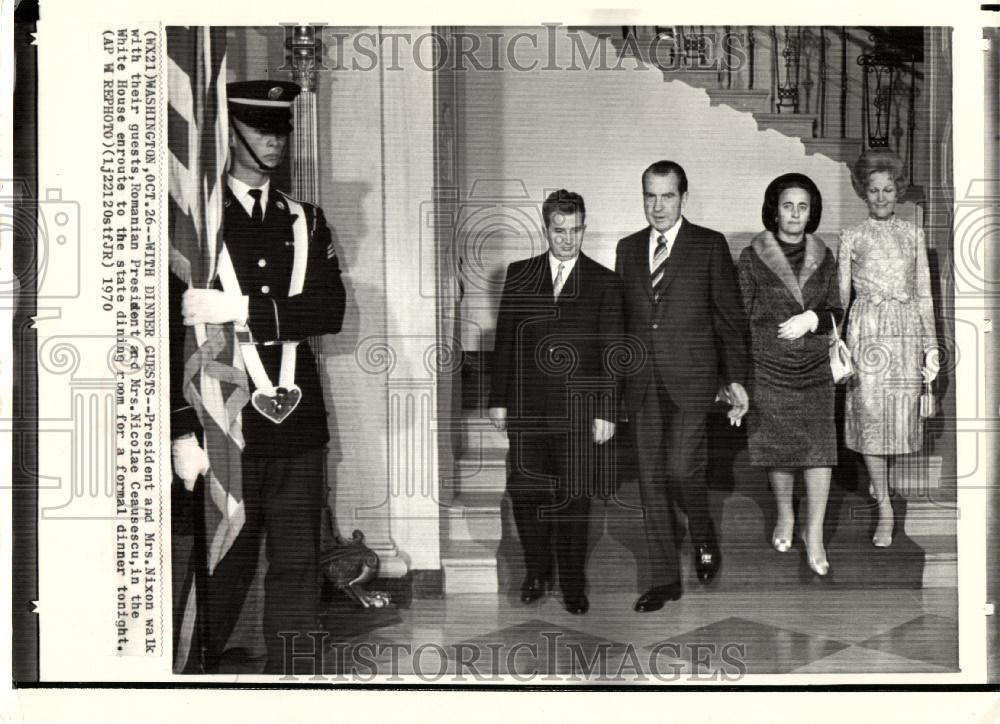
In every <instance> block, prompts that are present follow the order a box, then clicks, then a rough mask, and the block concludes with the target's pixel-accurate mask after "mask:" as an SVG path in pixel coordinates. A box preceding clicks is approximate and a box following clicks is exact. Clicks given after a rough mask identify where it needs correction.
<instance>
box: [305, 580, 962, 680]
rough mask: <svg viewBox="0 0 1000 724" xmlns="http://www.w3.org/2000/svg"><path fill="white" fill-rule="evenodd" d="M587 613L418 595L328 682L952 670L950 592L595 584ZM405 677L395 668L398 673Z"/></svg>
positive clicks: (340, 662) (337, 657) (507, 598)
mask: <svg viewBox="0 0 1000 724" xmlns="http://www.w3.org/2000/svg"><path fill="white" fill-rule="evenodd" d="M590 601H591V608H590V612H589V613H588V614H586V615H584V616H573V615H571V614H569V613H567V612H566V611H565V610H564V609H563V607H562V604H561V601H560V599H559V596H558V595H557V594H555V595H549V596H548V597H546V598H545V599H543V600H542V601H540V602H538V603H536V604H532V605H528V606H525V605H522V604H521V603H520V602H519V601H518V600H517V597H516V595H514V594H513V593H507V594H500V595H473V594H469V595H453V596H450V597H448V598H443V599H417V600H414V601H413V602H412V605H411V606H410V607H409V608H408V609H401V610H400V611H398V614H399V618H398V622H397V623H394V624H392V625H389V626H385V627H382V628H379V629H377V630H376V631H373V632H371V633H369V634H366V635H363V636H359V637H356V638H355V639H353V640H351V641H347V642H341V643H338V644H336V645H335V646H334V647H333V649H332V650H330V651H329V653H328V655H327V657H326V659H325V666H324V669H325V671H326V674H327V677H328V680H330V679H329V677H333V679H332V680H337V677H340V679H341V680H344V681H347V680H352V681H365V680H374V678H375V676H379V677H390V678H391V679H396V680H397V681H398V680H411V681H416V682H439V683H460V684H461V683H469V684H474V683H483V682H486V683H488V682H491V681H493V682H497V683H499V682H501V681H502V682H504V683H518V682H525V683H529V682H530V683H539V684H549V685H553V684H560V683H569V684H572V683H585V682H586V683H591V684H627V683H640V684H643V683H646V684H649V683H652V684H655V683H659V682H676V683H681V684H698V683H708V682H716V683H734V684H735V683H739V682H740V681H741V680H742V679H743V678H744V677H745V676H746V675H748V674H749V675H756V674H830V673H832V674H873V673H875V674H882V673H914V672H925V673H938V672H954V671H957V666H958V650H957V643H956V642H957V635H958V626H957V622H956V620H955V618H954V611H955V610H956V605H957V598H956V594H955V592H954V591H953V590H950V589H929V590H925V591H919V590H917V591H914V590H898V591H896V590H885V589H883V590H878V591H871V590H837V591H831V590H829V589H827V588H825V587H818V588H815V587H814V588H804V589H802V590H800V591H788V590H781V591H778V592H773V593H771V592H741V593H729V594H725V595H720V594H719V593H717V592H712V591H710V590H705V589H697V588H695V589H689V590H688V591H686V592H685V594H684V596H683V598H682V599H681V600H679V601H675V602H672V603H669V604H667V606H666V608H664V609H663V610H662V611H659V612H657V613H652V614H638V613H634V612H633V611H632V609H631V604H632V600H631V596H624V595H615V594H612V593H609V592H597V593H596V594H594V595H592V596H591V597H590ZM396 677H399V678H396Z"/></svg>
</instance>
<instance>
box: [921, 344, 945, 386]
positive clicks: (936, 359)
mask: <svg viewBox="0 0 1000 724" xmlns="http://www.w3.org/2000/svg"><path fill="white" fill-rule="evenodd" d="M940 370H941V355H940V352H939V351H938V349H937V348H936V347H935V348H934V349H929V350H927V351H926V352H924V368H923V369H922V370H920V376H921V377H923V378H924V384H927V385H929V384H930V383H931V382H933V381H934V380H936V379H937V376H938V372H939V371H940Z"/></svg>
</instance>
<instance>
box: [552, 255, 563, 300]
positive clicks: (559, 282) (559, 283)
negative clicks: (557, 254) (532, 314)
mask: <svg viewBox="0 0 1000 724" xmlns="http://www.w3.org/2000/svg"><path fill="white" fill-rule="evenodd" d="M562 273H563V265H562V262H559V266H558V267H557V268H556V280H555V282H554V283H553V285H552V298H553V299H558V298H559V292H561V291H562V288H563V275H562Z"/></svg>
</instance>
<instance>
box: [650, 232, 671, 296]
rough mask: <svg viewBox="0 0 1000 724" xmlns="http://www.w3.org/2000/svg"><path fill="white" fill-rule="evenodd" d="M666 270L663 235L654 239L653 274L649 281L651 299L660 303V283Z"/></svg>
mask: <svg viewBox="0 0 1000 724" xmlns="http://www.w3.org/2000/svg"><path fill="white" fill-rule="evenodd" d="M666 268H667V237H665V236H664V235H663V234H660V236H659V237H658V238H657V239H656V251H655V252H654V253H653V273H652V275H651V278H650V281H651V282H652V285H653V299H655V300H656V301H657V302H658V301H660V291H661V290H660V289H659V286H660V282H662V281H663V272H664V270H665V269H666Z"/></svg>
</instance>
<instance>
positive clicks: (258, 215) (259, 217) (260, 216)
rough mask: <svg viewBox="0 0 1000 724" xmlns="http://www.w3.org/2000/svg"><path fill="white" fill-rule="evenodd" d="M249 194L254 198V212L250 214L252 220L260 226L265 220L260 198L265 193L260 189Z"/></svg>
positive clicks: (251, 190) (250, 191)
mask: <svg viewBox="0 0 1000 724" xmlns="http://www.w3.org/2000/svg"><path fill="white" fill-rule="evenodd" d="M247 193H248V194H250V196H251V197H252V198H253V210H252V211H251V212H250V218H251V219H252V220H253V223H255V224H259V223H261V222H262V221H263V220H264V207H262V206H261V205H260V197H261V194H263V193H264V192H263V191H261V190H260V189H250V190H249V191H247Z"/></svg>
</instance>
